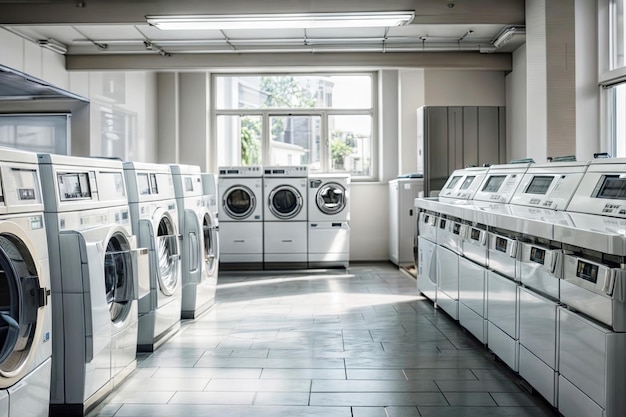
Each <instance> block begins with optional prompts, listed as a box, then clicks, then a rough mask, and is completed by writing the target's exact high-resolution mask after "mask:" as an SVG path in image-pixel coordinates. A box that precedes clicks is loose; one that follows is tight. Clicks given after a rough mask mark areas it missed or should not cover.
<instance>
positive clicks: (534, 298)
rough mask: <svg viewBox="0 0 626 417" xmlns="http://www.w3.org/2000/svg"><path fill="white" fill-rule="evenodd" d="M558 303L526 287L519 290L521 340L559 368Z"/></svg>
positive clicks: (534, 352)
mask: <svg viewBox="0 0 626 417" xmlns="http://www.w3.org/2000/svg"><path fill="white" fill-rule="evenodd" d="M557 307H558V306H557V304H556V303H555V302H552V301H550V300H548V299H546V298H544V297H541V296H539V295H537V294H535V293H533V292H531V291H528V290H526V289H525V288H520V292H519V341H520V344H521V345H523V346H525V347H526V348H527V349H528V350H529V351H530V352H532V353H533V354H534V355H535V356H537V357H538V358H539V359H541V360H542V361H543V362H545V363H546V364H547V365H549V366H550V367H551V368H552V369H557V358H556V354H557V329H558V328H557Z"/></svg>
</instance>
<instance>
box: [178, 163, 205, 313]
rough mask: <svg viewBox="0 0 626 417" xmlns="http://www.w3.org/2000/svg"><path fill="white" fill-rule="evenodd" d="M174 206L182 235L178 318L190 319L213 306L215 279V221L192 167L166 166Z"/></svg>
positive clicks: (197, 169) (198, 168)
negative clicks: (170, 175)
mask: <svg viewBox="0 0 626 417" xmlns="http://www.w3.org/2000/svg"><path fill="white" fill-rule="evenodd" d="M170 169H171V171H172V177H173V179H174V191H175V193H176V202H177V205H178V227H179V230H180V232H181V234H182V236H183V240H182V242H183V243H182V250H181V252H182V253H181V261H182V266H181V272H182V285H183V289H182V312H181V318H183V319H193V318H195V317H197V316H199V315H200V314H202V313H203V312H205V311H206V310H208V309H209V308H211V306H213V302H214V301H215V289H216V285H217V276H216V275H215V274H213V273H212V272H213V271H211V270H210V269H211V268H212V267H213V260H214V257H215V255H214V253H213V251H214V248H213V230H212V228H213V227H214V224H215V221H214V220H213V215H212V214H211V212H210V211H209V207H208V204H207V203H206V198H205V196H204V188H203V185H202V173H201V171H200V167H199V166H195V165H179V164H177V165H170Z"/></svg>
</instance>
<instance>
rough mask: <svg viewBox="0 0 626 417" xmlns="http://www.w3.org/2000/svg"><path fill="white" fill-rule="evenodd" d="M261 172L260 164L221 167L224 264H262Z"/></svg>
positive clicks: (241, 266)
mask: <svg viewBox="0 0 626 417" xmlns="http://www.w3.org/2000/svg"><path fill="white" fill-rule="evenodd" d="M262 175H263V171H262V169H261V167H258V166H250V167H221V168H219V177H218V187H217V188H218V191H219V198H218V205H219V213H220V219H219V220H220V265H221V267H222V268H226V269H259V268H262V267H263V177H262Z"/></svg>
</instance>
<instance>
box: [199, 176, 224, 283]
mask: <svg viewBox="0 0 626 417" xmlns="http://www.w3.org/2000/svg"><path fill="white" fill-rule="evenodd" d="M202 191H203V199H202V201H203V203H204V205H205V206H206V207H207V209H208V210H209V213H210V214H211V215H210V216H209V218H208V220H210V221H211V223H210V224H208V225H205V227H207V226H208V231H209V233H210V234H209V236H208V239H207V238H206V236H205V245H204V250H205V254H204V256H205V262H206V274H207V276H208V279H209V280H212V281H213V282H215V284H216V285H217V276H218V272H219V263H220V224H219V219H218V206H217V176H216V175H215V174H209V173H206V172H204V173H202ZM204 230H205V232H206V231H207V229H206V228H205V229H204Z"/></svg>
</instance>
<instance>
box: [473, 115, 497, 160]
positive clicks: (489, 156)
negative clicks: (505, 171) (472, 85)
mask: <svg viewBox="0 0 626 417" xmlns="http://www.w3.org/2000/svg"><path fill="white" fill-rule="evenodd" d="M499 119H500V115H499V109H498V108H497V107H479V108H478V163H479V165H483V164H492V165H493V164H497V163H499V162H500V126H499Z"/></svg>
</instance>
